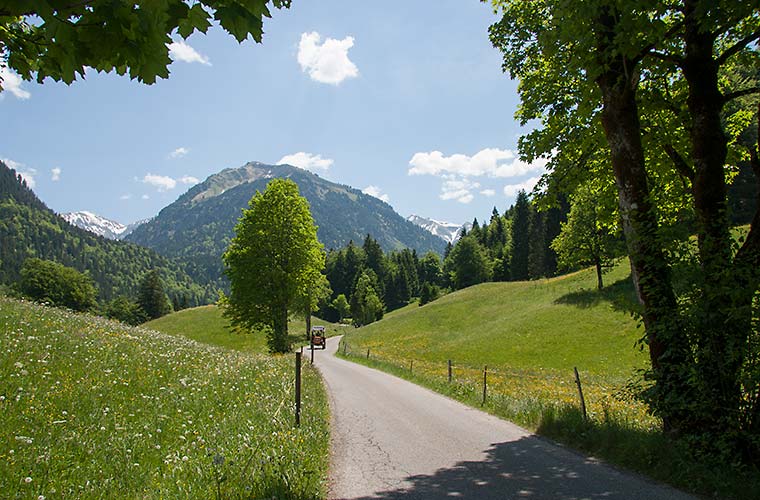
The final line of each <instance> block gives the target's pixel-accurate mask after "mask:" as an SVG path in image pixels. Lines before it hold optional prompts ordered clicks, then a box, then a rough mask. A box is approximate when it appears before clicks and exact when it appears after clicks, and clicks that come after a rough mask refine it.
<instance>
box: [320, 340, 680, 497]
mask: <svg viewBox="0 0 760 500" xmlns="http://www.w3.org/2000/svg"><path fill="white" fill-rule="evenodd" d="M338 340H339V339H338V338H335V337H333V338H331V339H329V340H328V344H327V349H326V350H325V351H316V352H315V354H316V355H315V363H316V365H317V366H318V367H319V369H320V371H321V372H322V374H323V376H324V379H325V381H326V383H327V388H328V392H329V395H330V406H331V409H332V414H333V420H332V443H331V447H332V457H331V474H330V490H329V498H331V499H362V500H364V499H366V500H369V499H394V500H412V499H420V500H427V499H440V498H459V499H472V500H475V499H478V500H490V499H499V500H505V499H532V500H535V499H546V500H557V499H567V500H571V499H573V500H575V499H577V500H580V499H606V500H609V499H621V500H622V499H625V500H637V499H642V500H644V499H646V500H660V499H662V500H665V499H668V500H681V499H693V497H691V496H689V495H686V494H684V493H682V492H680V491H677V490H674V489H672V488H669V487H666V486H662V485H659V484H655V483H653V482H650V481H648V480H646V479H643V478H641V477H639V476H635V475H632V474H628V473H624V472H621V471H618V470H617V469H614V468H612V467H609V466H606V465H603V464H600V463H598V462H596V461H595V460H593V459H591V458H588V457H584V456H581V455H579V454H577V453H574V452H571V451H569V450H567V449H565V448H561V447H559V446H556V445H554V444H551V443H549V442H548V441H546V440H544V439H541V438H538V437H536V436H534V435H532V434H530V433H529V432H527V431H526V430H524V429H521V428H520V427H517V426H516V425H514V424H511V423H509V422H506V421H504V420H500V419H498V418H496V417H493V416H491V415H488V414H486V413H483V412H481V411H478V410H475V409H472V408H469V407H467V406H464V405H462V404H460V403H458V402H455V401H453V400H451V399H448V398H446V397H443V396H440V395H438V394H436V393H434V392H431V391H429V390H427V389H423V388H421V387H419V386H416V385H414V384H411V383H409V382H406V381H404V380H401V379H399V378H396V377H393V376H391V375H387V374H385V373H382V372H380V371H377V370H373V369H371V368H366V367H364V366H361V365H357V364H354V363H351V362H348V361H344V360H341V359H338V358H336V357H334V356H333V353H334V352H335V350H336V349H337V347H338Z"/></svg>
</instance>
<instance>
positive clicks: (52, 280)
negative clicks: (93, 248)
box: [19, 259, 97, 311]
mask: <svg viewBox="0 0 760 500" xmlns="http://www.w3.org/2000/svg"><path fill="white" fill-rule="evenodd" d="M19 288H20V290H21V293H23V294H24V295H26V296H27V297H29V298H31V299H34V300H37V301H40V302H48V303H50V304H51V305H54V306H58V307H68V308H69V309H73V310H75V311H90V310H92V309H93V308H94V307H95V306H96V305H97V300H96V297H97V291H96V289H95V284H94V283H93V281H92V279H91V278H90V277H89V276H87V275H85V274H82V273H80V272H79V271H77V270H76V269H74V268H72V267H67V266H64V265H62V264H58V263H57V262H53V261H50V260H42V259H27V260H26V261H25V262H24V266H23V267H22V268H21V282H20V283H19Z"/></svg>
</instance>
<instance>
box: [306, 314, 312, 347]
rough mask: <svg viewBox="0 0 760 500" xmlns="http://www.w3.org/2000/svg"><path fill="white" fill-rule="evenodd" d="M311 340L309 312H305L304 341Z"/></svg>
mask: <svg viewBox="0 0 760 500" xmlns="http://www.w3.org/2000/svg"><path fill="white" fill-rule="evenodd" d="M310 339H311V311H309V310H308V309H307V311H306V340H310Z"/></svg>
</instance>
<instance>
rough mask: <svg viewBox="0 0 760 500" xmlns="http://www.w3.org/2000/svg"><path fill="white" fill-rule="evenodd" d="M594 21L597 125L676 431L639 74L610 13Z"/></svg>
mask: <svg viewBox="0 0 760 500" xmlns="http://www.w3.org/2000/svg"><path fill="white" fill-rule="evenodd" d="M597 21H598V23H597V28H598V29H599V30H600V31H599V33H598V38H597V42H598V46H597V48H598V51H597V57H598V59H599V63H600V67H604V68H606V70H605V71H604V72H603V73H602V74H600V75H599V76H598V77H597V80H596V83H597V85H598V87H599V89H600V90H601V93H602V104H603V108H602V113H601V119H602V126H603V128H604V132H605V135H606V138H607V142H608V144H609V147H610V156H611V161H612V167H613V171H614V174H615V181H616V184H617V188H618V197H619V205H620V215H621V220H622V225H623V231H624V233H625V238H626V242H627V244H628V254H629V258H630V260H631V270H632V275H633V281H634V284H635V286H636V290H637V294H638V297H639V300H640V301H641V303H642V305H643V320H644V326H645V328H646V339H647V344H648V345H649V356H650V360H651V363H652V371H653V373H654V377H655V380H656V385H655V388H654V392H653V393H652V394H651V397H652V404H653V406H654V409H655V410H656V412H657V413H658V414H659V415H661V416H662V418H663V424H664V427H665V429H666V430H669V431H670V430H673V431H677V430H678V429H679V428H680V427H681V425H682V423H683V422H684V421H685V420H686V419H687V418H688V409H687V408H686V403H687V402H688V397H689V396H688V394H689V391H688V382H687V374H686V373H685V370H684V367H685V366H686V364H687V361H688V359H689V349H688V344H687V342H686V338H685V336H684V331H683V327H682V325H681V321H680V319H679V314H678V306H677V303H676V297H675V293H674V291H673V287H672V283H671V275H670V273H671V271H670V267H669V265H668V263H667V261H666V260H665V255H664V253H663V251H662V245H661V243H660V241H659V238H658V221H657V218H656V215H655V212H654V210H653V209H652V206H651V203H650V196H649V186H648V184H647V175H646V170H645V160H644V151H643V147H642V143H641V126H640V123H639V115H638V107H637V104H636V95H635V92H636V87H637V85H638V78H639V75H638V73H637V72H636V62H635V61H633V60H631V59H626V58H625V57H623V56H621V55H619V54H617V53H616V51H614V50H613V49H612V46H613V39H614V33H615V16H613V15H612V13H611V12H609V11H608V12H607V13H605V14H603V15H602V16H600V18H599V19H597ZM681 401H683V403H680V402H681Z"/></svg>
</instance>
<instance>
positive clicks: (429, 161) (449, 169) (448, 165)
mask: <svg viewBox="0 0 760 500" xmlns="http://www.w3.org/2000/svg"><path fill="white" fill-rule="evenodd" d="M505 160H511V161H509V162H505ZM546 163H547V160H545V159H539V160H536V161H535V162H533V163H526V162H524V161H522V160H520V159H519V158H517V157H516V156H515V153H514V152H512V151H510V150H509V149H497V148H486V149H482V150H480V151H478V152H477V153H475V154H474V155H473V156H467V155H464V154H453V155H451V156H444V155H443V153H441V152H440V151H431V152H428V153H415V154H414V156H412V159H411V160H409V165H410V167H411V168H410V169H409V172H408V173H409V175H436V176H441V175H447V174H454V175H461V176H465V177H481V176H488V177H518V176H521V175H526V174H529V173H532V172H538V171H541V170H543V169H544V167H545V166H546Z"/></svg>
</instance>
